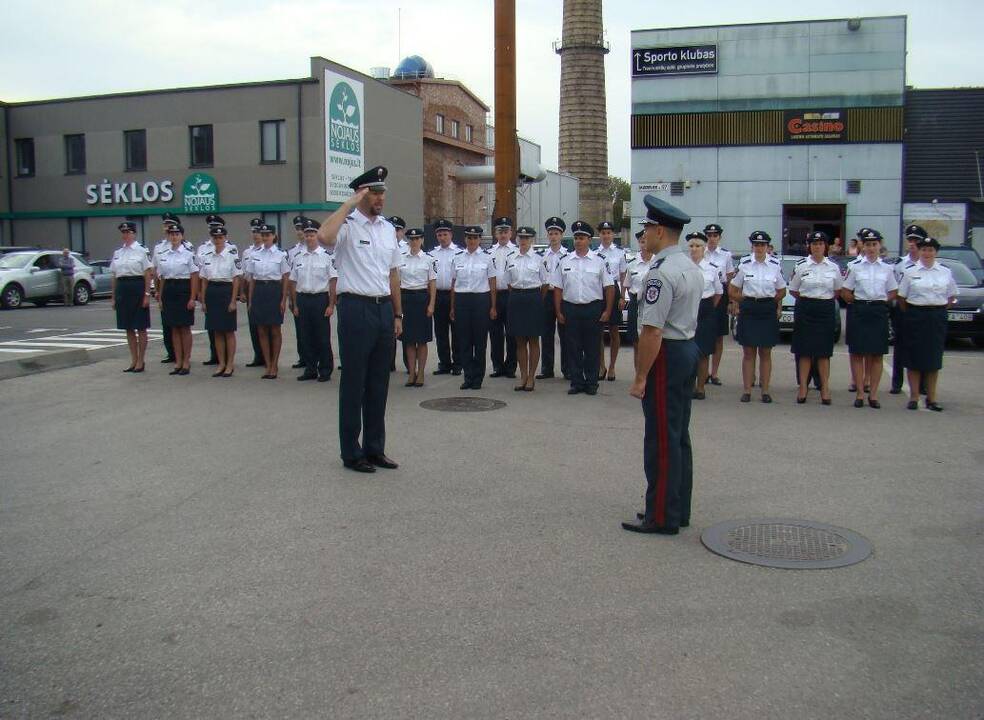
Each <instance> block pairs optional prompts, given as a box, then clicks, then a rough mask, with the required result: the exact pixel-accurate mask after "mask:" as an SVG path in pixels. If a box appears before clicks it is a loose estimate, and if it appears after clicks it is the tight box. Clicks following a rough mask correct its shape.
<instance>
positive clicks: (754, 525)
mask: <svg viewBox="0 0 984 720" xmlns="http://www.w3.org/2000/svg"><path fill="white" fill-rule="evenodd" d="M700 539H701V542H703V543H704V546H705V547H706V548H707V549H708V550H710V551H711V552H714V553H717V554H718V555H722V556H724V557H726V558H731V559H732V560H738V561H740V562H746V563H751V564H753V565H764V566H766V567H775V568H802V569H816V568H835V567H844V566H845V565H853V564H854V563H859V562H861V561H862V560H864V559H865V558H867V557H868V556H869V555H870V554H871V543H869V542H868V541H867V540H866V539H865V538H863V537H862V536H860V535H858V534H857V533H856V532H854V531H853V530H847V529H845V528H839V527H834V526H833V525H825V524H824V523H818V522H813V521H812V520H790V519H786V518H759V519H754V520H729V521H727V522H723V523H718V524H717V525H714V526H712V527H709V528H708V529H707V530H705V531H704V533H703V534H702V535H701V538H700Z"/></svg>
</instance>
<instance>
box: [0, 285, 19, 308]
mask: <svg viewBox="0 0 984 720" xmlns="http://www.w3.org/2000/svg"><path fill="white" fill-rule="evenodd" d="M23 302H24V291H23V290H21V289H20V288H19V287H18V286H17V285H8V286H7V287H5V288H4V289H3V294H2V295H0V305H2V306H3V308H4V309H5V310H16V309H17V308H19V307H20V306H21V305H22V304H23Z"/></svg>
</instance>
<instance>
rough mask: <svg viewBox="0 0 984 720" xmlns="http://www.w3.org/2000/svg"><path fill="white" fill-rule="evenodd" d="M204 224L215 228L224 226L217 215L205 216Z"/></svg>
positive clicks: (223, 221) (223, 222)
mask: <svg viewBox="0 0 984 720" xmlns="http://www.w3.org/2000/svg"><path fill="white" fill-rule="evenodd" d="M205 224H206V225H208V226H209V227H215V226H217V225H225V224H226V223H225V220H223V219H222V218H221V216H219V215H206V216H205Z"/></svg>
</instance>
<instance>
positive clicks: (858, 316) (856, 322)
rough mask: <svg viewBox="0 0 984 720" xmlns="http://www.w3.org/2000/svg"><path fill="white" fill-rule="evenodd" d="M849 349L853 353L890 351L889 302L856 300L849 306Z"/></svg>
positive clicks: (863, 353) (865, 353)
mask: <svg viewBox="0 0 984 720" xmlns="http://www.w3.org/2000/svg"><path fill="white" fill-rule="evenodd" d="M847 349H848V351H849V352H850V353H851V354H852V355H884V354H886V353H887V352H888V303H877V304H871V303H863V302H860V301H855V302H853V303H851V304H850V305H848V306H847Z"/></svg>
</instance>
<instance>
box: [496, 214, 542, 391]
mask: <svg viewBox="0 0 984 720" xmlns="http://www.w3.org/2000/svg"><path fill="white" fill-rule="evenodd" d="M535 237H536V230H534V229H533V228H531V227H528V226H525V225H524V226H522V227H520V228H517V230H516V238H517V239H518V240H519V251H518V252H516V253H515V254H513V255H510V256H509V257H508V258H506V270H505V273H504V274H503V281H504V282H505V283H506V285H507V287H508V288H509V302H508V305H507V306H506V307H507V308H508V311H507V313H506V332H507V333H508V334H509V335H511V336H512V337H514V338H516V357H517V359H518V360H519V375H520V383H519V385H516V386H515V387H514V388H513V390H516V391H522V390H525V391H526V392H533V388H534V386H535V385H536V366H537V365H538V364H539V362H540V333H541V332H543V298H544V296H545V295H546V292H547V269H546V267H545V266H544V264H543V258H541V257H540V256H539V255H537V254H536V253H535V252H533V238H535Z"/></svg>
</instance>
